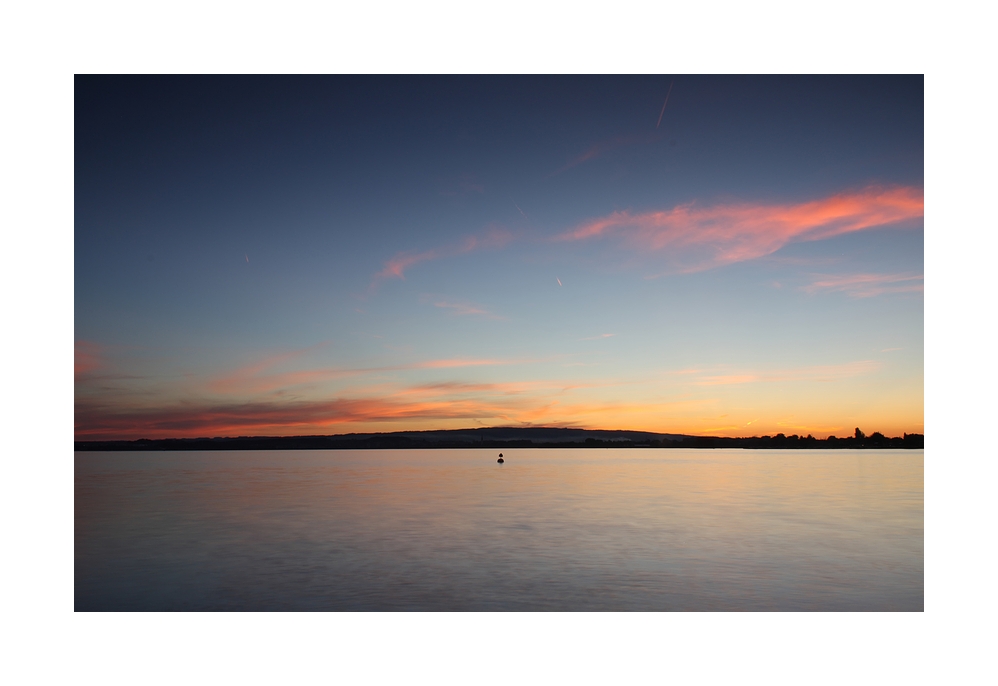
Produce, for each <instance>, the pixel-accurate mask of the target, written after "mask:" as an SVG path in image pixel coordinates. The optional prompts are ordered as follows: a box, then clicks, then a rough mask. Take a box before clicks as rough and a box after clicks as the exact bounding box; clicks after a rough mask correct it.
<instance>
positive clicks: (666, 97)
mask: <svg viewBox="0 0 998 686" xmlns="http://www.w3.org/2000/svg"><path fill="white" fill-rule="evenodd" d="M675 83H676V80H675V79H673V80H672V83H670V84H669V92H668V93H666V94H665V102H663V103H662V111H661V112H659V113H658V124H655V128H656V129H657V128H658V126H659V124H661V123H662V115H663V114H665V106H666V105H668V104H669V96H670V95H671V94H672V86H673V84H675Z"/></svg>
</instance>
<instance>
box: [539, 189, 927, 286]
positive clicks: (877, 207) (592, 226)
mask: <svg viewBox="0 0 998 686" xmlns="http://www.w3.org/2000/svg"><path fill="white" fill-rule="evenodd" d="M923 209H924V200H923V192H922V189H920V188H914V187H907V186H905V187H890V188H884V187H869V188H866V189H864V190H862V191H858V192H849V193H840V194H837V195H833V196H830V197H827V198H823V199H820V200H813V201H810V202H804V203H793V204H770V205H766V204H751V203H742V204H723V205H714V206H711V207H698V206H696V205H695V204H692V203H691V204H687V205H679V206H676V207H674V208H672V209H671V210H663V211H658V212H644V213H632V212H629V211H621V212H614V213H613V214H610V215H607V216H606V217H602V218H600V219H595V220H593V221H589V222H586V223H584V224H582V225H580V226H578V227H576V228H575V229H572V230H571V231H567V232H565V233H563V234H561V235H560V236H558V237H557V238H556V240H560V241H579V240H586V239H593V238H600V237H606V236H611V235H618V236H621V237H623V238H624V239H625V241H626V242H627V244H629V245H630V246H631V247H632V248H634V249H636V250H640V251H644V252H647V251H652V252H657V251H661V252H664V253H666V254H667V256H668V259H669V260H670V261H671V262H672V263H673V267H674V268H676V269H678V271H681V272H695V271H702V270H704V269H710V268H713V267H718V266H721V265H725V264H731V263H733V262H741V261H745V260H752V259H756V258H759V257H763V256H765V255H769V254H772V253H774V252H776V251H777V250H779V249H780V248H782V247H783V246H785V245H787V244H788V243H791V242H800V241H816V240H822V239H826V238H831V237H833V236H838V235H841V234H845V233H850V232H854V231H862V230H864V229H871V228H875V227H878V226H886V225H889V224H896V223H898V222H904V221H913V220H917V219H920V218H921V217H922V216H923Z"/></svg>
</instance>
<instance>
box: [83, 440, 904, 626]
mask: <svg viewBox="0 0 998 686" xmlns="http://www.w3.org/2000/svg"><path fill="white" fill-rule="evenodd" d="M502 452H503V453H504V455H505V459H506V462H505V464H503V465H499V464H496V458H497V457H498V453H499V451H498V450H370V451H367V450H364V451H360V450H358V451H346V450H331V451H245V452H243V451H231V452H230V451H219V452H135V453H123V452H113V453H112V452H109V453H76V455H75V478H76V502H75V534H76V539H75V540H76V550H75V564H76V566H75V599H76V600H75V602H76V609H77V610H486V611H493V610H561V611H573V610H614V611H624V610H638V611H646V610H653V611H663V610H901V611H922V610H923V604H924V578H923V559H924V558H923V556H924V553H923V459H924V456H923V451H921V450H866V451H863V450H842V451H838V450H814V451H808V450H772V451H765V450H758V451H756V450H680V449H667V450H662V449H640V448H629V449H526V450H503V451H502Z"/></svg>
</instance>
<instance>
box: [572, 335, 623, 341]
mask: <svg viewBox="0 0 998 686" xmlns="http://www.w3.org/2000/svg"><path fill="white" fill-rule="evenodd" d="M616 335H617V334H615V333H601V334H600V335H599V336H589V337H588V338H580V339H579V340H580V341H598V340H601V339H603V338H612V337H614V336H616Z"/></svg>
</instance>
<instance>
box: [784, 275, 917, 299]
mask: <svg viewBox="0 0 998 686" xmlns="http://www.w3.org/2000/svg"><path fill="white" fill-rule="evenodd" d="M815 278H816V280H815V281H813V282H812V283H810V284H808V285H807V286H805V287H804V290H805V291H806V292H808V293H811V294H814V293H817V292H819V291H832V292H836V291H837V292H842V293H845V294H846V295H849V296H850V297H853V298H872V297H873V296H876V295H883V294H884V293H921V292H922V291H923V290H924V285H923V277H922V275H921V274H845V275H835V276H825V275H819V276H816V277H815Z"/></svg>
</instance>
